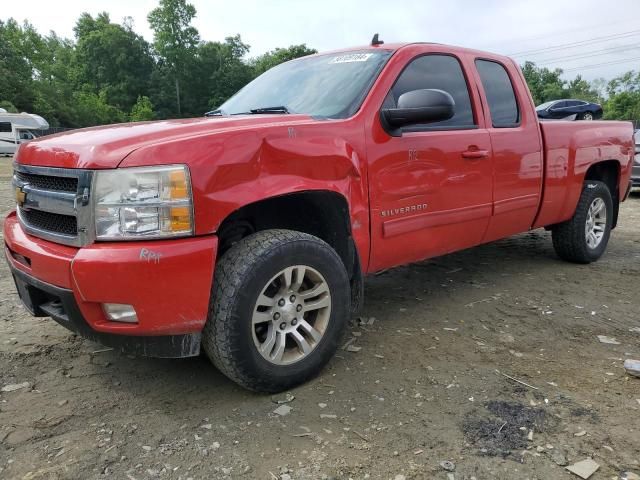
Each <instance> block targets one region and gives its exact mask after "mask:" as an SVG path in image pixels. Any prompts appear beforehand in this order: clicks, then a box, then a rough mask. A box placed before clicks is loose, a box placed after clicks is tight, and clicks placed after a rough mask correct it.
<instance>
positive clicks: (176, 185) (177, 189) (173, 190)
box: [169, 170, 189, 200]
mask: <svg viewBox="0 0 640 480" xmlns="http://www.w3.org/2000/svg"><path fill="white" fill-rule="evenodd" d="M169 198H170V199H171V200H188V199H189V184H188V183H187V175H186V173H185V171H184V170H173V171H171V172H169Z"/></svg>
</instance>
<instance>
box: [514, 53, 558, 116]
mask: <svg viewBox="0 0 640 480" xmlns="http://www.w3.org/2000/svg"><path fill="white" fill-rule="evenodd" d="M522 73H523V74H524V78H525V80H526V81H527V85H528V86H529V90H530V91H531V96H532V97H533V101H534V103H535V104H536V105H540V104H541V103H544V102H548V101H549V100H557V99H559V98H563V97H565V96H566V93H567V92H566V89H565V85H564V83H565V82H564V80H562V78H560V77H561V75H562V70H561V69H559V68H556V69H555V70H549V69H548V68H541V67H537V66H536V64H535V63H533V62H529V61H527V62H525V63H524V65H523V66H522Z"/></svg>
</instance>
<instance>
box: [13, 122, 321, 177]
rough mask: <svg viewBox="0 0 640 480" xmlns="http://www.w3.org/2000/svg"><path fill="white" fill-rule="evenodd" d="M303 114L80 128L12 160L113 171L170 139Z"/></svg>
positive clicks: (33, 144)
mask: <svg viewBox="0 0 640 480" xmlns="http://www.w3.org/2000/svg"><path fill="white" fill-rule="evenodd" d="M309 120H311V117H309V116H307V115H243V116H233V117H208V118H196V119H180V120H165V121H160V122H136V123H123V124H116V125H107V126H103V127H93V128H83V129H79V130H73V131H71V132H66V133H61V134H57V135H50V136H46V137H43V138H40V139H37V140H32V141H30V142H26V143H23V144H22V145H20V148H19V149H18V152H17V154H16V161H17V162H19V163H21V164H24V165H37V166H45V167H60V168H95V169H99V168H115V167H117V166H118V165H119V164H120V162H122V160H123V159H124V158H125V157H126V156H127V155H129V154H130V153H131V152H133V151H134V150H137V149H138V148H141V147H145V146H148V145H154V144H159V143H164V142H169V141H174V140H187V139H192V140H194V141H197V138H198V137H201V136H206V135H211V134H214V133H216V132H222V131H240V130H249V129H256V128H260V127H262V126H267V125H274V124H278V123H280V124H283V125H294V124H297V123H300V122H308V121H309Z"/></svg>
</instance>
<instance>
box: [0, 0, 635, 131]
mask: <svg viewBox="0 0 640 480" xmlns="http://www.w3.org/2000/svg"><path fill="white" fill-rule="evenodd" d="M195 15H196V9H195V7H194V6H193V5H191V4H189V3H187V1H186V0H160V2H159V5H158V7H157V8H155V9H154V10H152V11H151V12H150V13H149V15H148V17H147V20H148V22H149V25H150V26H151V29H152V30H153V33H154V39H153V42H151V43H150V42H147V41H146V40H145V39H144V38H143V37H142V36H140V35H139V34H137V33H136V32H135V31H134V28H133V27H134V26H133V21H132V20H131V19H130V18H125V20H124V21H123V22H122V23H120V24H119V23H115V22H113V21H112V20H111V18H110V17H109V15H108V14H107V13H106V12H105V13H100V14H98V15H97V16H95V17H93V16H91V15H90V14H88V13H83V14H82V15H81V16H80V18H78V20H77V22H76V24H75V27H74V29H73V31H74V38H73V39H67V38H62V37H60V36H58V35H57V34H56V33H55V32H50V33H49V34H48V35H42V34H40V33H38V31H36V29H35V28H34V27H33V26H32V25H31V24H29V23H28V22H25V23H24V24H22V25H20V24H18V23H17V22H16V21H15V20H13V19H9V20H7V21H2V20H0V108H5V109H6V110H8V111H27V112H33V113H38V114H39V115H41V116H43V117H44V118H46V119H47V120H48V121H49V123H50V124H51V125H52V126H62V127H86V126H92V125H102V124H107V123H117V122H125V121H140V120H152V119H164V118H176V117H193V116H201V115H202V114H203V113H204V112H205V111H207V110H210V109H213V108H216V107H217V106H219V105H220V104H221V103H223V102H224V101H225V100H226V99H228V98H229V97H230V96H231V95H233V94H234V93H235V92H236V91H238V90H239V89H240V88H242V87H243V86H244V85H246V84H247V83H248V82H250V81H251V80H252V79H254V78H255V77H256V76H258V75H260V74H262V73H263V72H265V71H266V70H268V69H269V68H271V67H273V66H275V65H277V64H279V63H281V62H284V61H287V60H291V59H293V58H298V57H301V56H305V55H309V54H312V53H316V50H314V49H312V48H309V47H307V46H306V45H304V44H302V45H292V46H289V47H287V48H276V49H275V50H272V51H270V52H267V53H265V54H263V55H261V56H258V57H253V58H249V59H247V55H248V52H249V45H247V44H246V43H244V42H243V41H242V38H241V37H240V35H235V36H232V37H227V38H226V39H225V40H224V41H223V42H210V41H204V40H202V39H201V38H200V34H199V32H198V30H197V29H196V28H195V27H193V25H192V20H193V18H194V17H195ZM522 68H523V72H524V75H525V78H526V80H527V82H528V84H529V88H530V89H531V93H532V95H533V98H534V101H535V102H536V104H540V103H543V102H545V101H548V100H555V99H558V98H570V97H571V98H580V99H583V100H588V101H596V102H598V103H602V104H603V107H604V111H605V118H611V119H625V120H638V119H640V72H638V73H636V72H628V73H626V74H624V75H621V76H620V77H617V78H614V79H612V80H610V81H608V82H607V81H605V80H604V79H599V80H595V81H593V82H587V81H585V80H584V79H582V77H580V76H577V77H576V78H575V79H573V80H570V81H567V80H563V79H562V78H561V77H562V70H561V69H555V70H549V69H547V68H540V67H538V66H536V65H535V63H533V62H525V64H524V65H523V67H522Z"/></svg>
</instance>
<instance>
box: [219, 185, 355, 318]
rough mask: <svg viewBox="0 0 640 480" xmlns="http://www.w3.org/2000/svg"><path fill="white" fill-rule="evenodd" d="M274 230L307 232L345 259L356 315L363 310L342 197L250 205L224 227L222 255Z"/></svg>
mask: <svg viewBox="0 0 640 480" xmlns="http://www.w3.org/2000/svg"><path fill="white" fill-rule="evenodd" d="M273 228H284V229H288V230H296V231H299V232H305V233H308V234H310V235H314V236H316V237H318V238H321V239H322V240H324V241H325V242H327V243H328V244H329V245H331V247H333V249H334V250H335V251H336V252H337V253H338V255H339V256H340V258H341V259H342V262H343V263H344V265H345V267H346V269H347V273H348V274H349V278H350V280H351V286H352V288H351V298H352V312H353V313H355V312H357V311H358V310H359V309H360V307H361V304H362V296H363V295H362V288H363V278H362V271H361V268H360V260H359V258H358V254H357V251H356V248H355V244H354V242H353V238H352V236H351V221H350V215H349V206H348V204H347V201H346V199H345V198H344V197H343V196H342V195H340V194H338V193H335V192H330V191H314V192H300V193H292V194H289V195H282V196H278V197H273V198H268V199H265V200H261V201H259V202H255V203H251V204H249V205H246V206H244V207H242V208H240V209H239V210H236V211H235V212H233V213H232V214H231V215H229V216H228V217H227V218H226V219H225V220H224V221H223V222H222V224H221V225H220V228H219V229H218V238H219V245H220V246H219V250H218V256H219V257H220V256H222V255H223V254H224V253H225V252H226V251H227V250H228V249H229V248H230V247H231V246H232V245H233V244H234V243H236V242H238V241H240V240H242V239H243V238H244V237H246V236H248V235H250V234H252V233H255V232H259V231H262V230H268V229H273Z"/></svg>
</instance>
